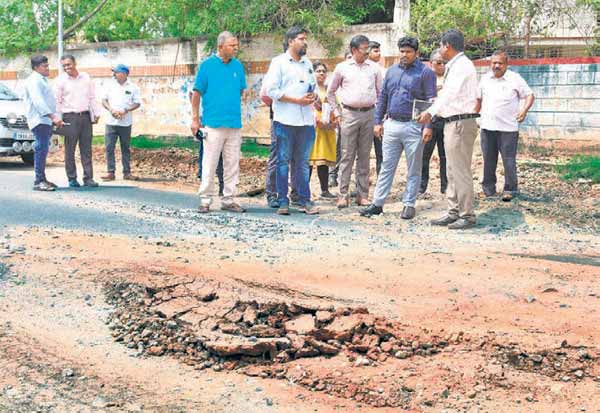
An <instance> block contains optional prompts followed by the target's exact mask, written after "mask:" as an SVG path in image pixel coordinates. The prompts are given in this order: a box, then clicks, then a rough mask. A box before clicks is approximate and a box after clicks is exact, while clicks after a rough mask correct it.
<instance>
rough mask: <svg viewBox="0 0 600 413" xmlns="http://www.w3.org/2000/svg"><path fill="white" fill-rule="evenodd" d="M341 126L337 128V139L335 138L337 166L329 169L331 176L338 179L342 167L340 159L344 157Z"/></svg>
mask: <svg viewBox="0 0 600 413" xmlns="http://www.w3.org/2000/svg"><path fill="white" fill-rule="evenodd" d="M340 129H341V128H339V127H338V128H337V130H336V131H335V135H336V140H335V166H334V167H333V168H330V169H329V177H330V178H331V179H335V180H336V181H337V178H338V172H339V169H340V159H341V157H342V136H341V135H342V134H341V130H340Z"/></svg>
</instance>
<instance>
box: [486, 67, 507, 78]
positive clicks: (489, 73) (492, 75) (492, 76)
mask: <svg viewBox="0 0 600 413" xmlns="http://www.w3.org/2000/svg"><path fill="white" fill-rule="evenodd" d="M508 72H510V70H508V69H506V72H504V74H503V75H502V76H500V77H496V76H494V72H493V71H491V70H490V71H489V72H488V76H489V77H490V79H493V80H502V79H503V80H508V76H509V74H508Z"/></svg>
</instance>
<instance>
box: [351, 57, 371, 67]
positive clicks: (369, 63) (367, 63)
mask: <svg viewBox="0 0 600 413" xmlns="http://www.w3.org/2000/svg"><path fill="white" fill-rule="evenodd" d="M348 64H350V65H357V66H360V65H372V64H375V62H374V61H372V60H369V59H366V60H365V61H364V62H362V63H358V62H357V61H356V60H354V57H353V58H352V59H349V60H348Z"/></svg>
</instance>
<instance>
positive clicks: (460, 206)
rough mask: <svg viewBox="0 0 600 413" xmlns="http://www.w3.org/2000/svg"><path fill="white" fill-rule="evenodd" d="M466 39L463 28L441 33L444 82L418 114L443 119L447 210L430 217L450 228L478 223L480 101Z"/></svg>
mask: <svg viewBox="0 0 600 413" xmlns="http://www.w3.org/2000/svg"><path fill="white" fill-rule="evenodd" d="M464 49H465V39H464V36H463V34H462V33H461V32H459V31H458V30H456V29H450V30H448V31H446V32H445V33H444V34H443V35H442V39H441V41H440V53H441V54H442V57H443V58H444V59H445V60H447V61H448V64H447V65H446V74H445V76H444V85H443V87H442V90H441V91H440V94H439V96H438V98H437V99H436V100H435V102H434V103H433V105H432V106H431V107H430V108H429V109H427V111H425V112H423V113H422V114H421V116H419V122H420V123H424V124H425V123H429V122H431V119H432V117H433V116H437V117H441V118H443V119H444V122H445V123H444V146H445V149H446V158H447V172H448V189H447V190H446V196H447V198H448V212H447V214H446V215H445V216H443V217H441V218H439V219H435V220H433V221H431V224H432V225H440V226H447V227H448V228H449V229H466V228H470V227H472V226H474V225H475V223H476V219H475V212H474V208H473V192H474V191H473V172H472V170H471V160H472V158H473V145H474V143H475V138H476V137H477V123H476V122H475V118H476V117H479V114H477V113H475V106H476V104H477V93H478V92H477V90H478V85H477V72H476V70H475V65H473V62H471V60H469V58H468V57H467V56H465V54H464Z"/></svg>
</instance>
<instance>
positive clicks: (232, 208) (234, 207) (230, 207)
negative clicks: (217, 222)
mask: <svg viewBox="0 0 600 413" xmlns="http://www.w3.org/2000/svg"><path fill="white" fill-rule="evenodd" d="M221 210H222V211H229V212H237V213H240V214H241V213H242V212H246V209H245V208H242V206H241V205H239V204H236V203H235V202H233V203H231V204H222V205H221Z"/></svg>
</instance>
